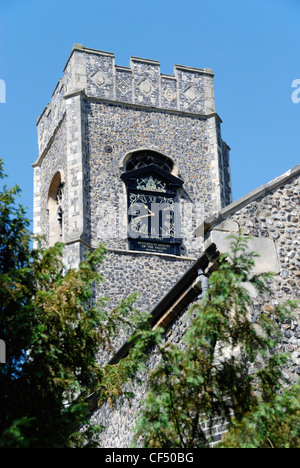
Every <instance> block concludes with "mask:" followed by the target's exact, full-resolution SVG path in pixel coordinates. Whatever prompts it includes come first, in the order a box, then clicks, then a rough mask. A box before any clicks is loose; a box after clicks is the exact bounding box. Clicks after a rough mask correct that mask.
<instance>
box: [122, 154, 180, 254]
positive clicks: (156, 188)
mask: <svg viewBox="0 0 300 468" xmlns="http://www.w3.org/2000/svg"><path fill="white" fill-rule="evenodd" d="M173 168H174V164H173V161H172V160H171V159H170V158H168V157H167V156H164V155H162V154H160V153H157V152H155V151H150V150H143V151H137V152H135V153H132V155H131V156H130V158H129V159H128V160H127V161H126V163H125V172H124V173H123V174H122V175H121V178H122V179H123V180H124V182H125V184H126V188H127V205H128V242H129V248H130V249H131V250H143V251H147V252H156V253H167V254H175V255H179V254H180V245H181V243H182V241H181V236H180V219H179V213H180V210H179V206H178V204H179V201H178V189H179V188H180V187H181V186H182V184H183V180H182V179H180V178H179V177H175V176H174V175H173V174H172V171H173Z"/></svg>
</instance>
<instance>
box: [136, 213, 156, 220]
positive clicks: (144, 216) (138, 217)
mask: <svg viewBox="0 0 300 468" xmlns="http://www.w3.org/2000/svg"><path fill="white" fill-rule="evenodd" d="M149 216H155V213H151V214H147V215H143V216H137V217H136V218H133V220H134V221H135V220H137V219H141V218H148V217H149Z"/></svg>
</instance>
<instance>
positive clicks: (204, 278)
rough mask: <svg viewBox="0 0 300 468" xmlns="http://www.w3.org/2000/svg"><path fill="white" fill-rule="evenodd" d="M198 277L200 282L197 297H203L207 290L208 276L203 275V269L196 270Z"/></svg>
mask: <svg viewBox="0 0 300 468" xmlns="http://www.w3.org/2000/svg"><path fill="white" fill-rule="evenodd" d="M198 279H199V281H200V283H201V290H202V291H201V294H199V296H198V299H203V297H204V296H205V294H206V292H207V291H208V278H207V276H205V274H204V271H203V270H198Z"/></svg>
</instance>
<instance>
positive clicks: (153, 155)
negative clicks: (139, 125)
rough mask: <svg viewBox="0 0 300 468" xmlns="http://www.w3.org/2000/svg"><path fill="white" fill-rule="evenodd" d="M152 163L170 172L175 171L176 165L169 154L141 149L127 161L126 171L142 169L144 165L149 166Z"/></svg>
mask: <svg viewBox="0 0 300 468" xmlns="http://www.w3.org/2000/svg"><path fill="white" fill-rule="evenodd" d="M151 164H154V165H155V166H157V167H159V168H160V169H163V170H164V171H166V172H170V173H171V172H172V171H173V167H174V163H173V161H172V160H171V159H170V158H168V157H167V156H164V155H163V154H160V153H157V152H155V151H151V150H141V151H136V152H135V153H133V154H132V155H131V157H130V158H129V159H128V161H127V162H126V163H125V171H126V172H127V171H133V170H135V169H141V168H142V167H147V166H150V165H151Z"/></svg>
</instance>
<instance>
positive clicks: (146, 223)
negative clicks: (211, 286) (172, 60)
mask: <svg viewBox="0 0 300 468" xmlns="http://www.w3.org/2000/svg"><path fill="white" fill-rule="evenodd" d="M213 76H214V75H213V71H212V70H211V69H207V68H204V69H198V68H191V67H187V66H183V65H175V66H174V73H173V74H172V75H165V74H162V73H161V72H160V64H159V62H157V61H156V60H149V59H142V58H138V57H131V58H130V61H129V67H124V66H118V65H116V64H115V57H114V55H113V54H112V53H109V52H103V51H100V50H94V49H89V48H86V47H83V46H82V45H80V44H74V46H73V49H72V52H71V55H70V57H69V59H68V61H67V63H66V66H65V69H64V74H63V76H62V78H61V80H60V81H59V83H58V84H57V86H56V88H55V90H54V93H53V95H52V99H51V102H50V103H49V104H48V105H47V106H46V108H45V109H44V111H43V113H42V114H41V115H40V116H39V118H38V121H37V130H38V147H39V154H38V158H37V160H36V162H35V163H34V164H33V167H34V232H35V233H36V234H43V235H46V238H47V243H48V244H49V245H53V244H54V243H55V242H57V241H62V242H64V243H65V244H66V254H65V262H66V264H67V266H69V267H76V266H77V265H78V264H79V262H80V261H81V260H82V259H83V258H84V255H85V252H86V251H87V250H88V249H93V248H96V247H98V245H99V244H101V243H104V244H105V246H106V248H107V254H106V258H105V260H104V262H103V264H101V265H100V267H99V268H100V271H101V273H102V274H103V276H104V278H105V281H106V282H105V283H104V284H103V285H101V290H100V289H99V290H97V291H95V294H96V296H97V295H99V296H100V295H109V296H110V298H111V299H112V300H111V307H113V306H115V305H117V304H118V303H119V302H120V300H121V299H123V298H124V297H127V296H128V295H129V294H131V293H132V292H134V291H135V292H139V293H140V296H139V299H138V302H137V304H136V306H137V307H138V308H140V309H141V310H144V311H148V312H149V316H150V318H151V323H152V324H153V326H157V325H160V326H162V327H164V328H165V330H166V335H165V336H166V340H168V341H170V342H176V343H178V342H179V341H180V340H181V338H182V335H183V333H184V332H185V330H186V327H187V326H188V318H187V314H186V310H187V309H188V308H189V306H190V304H191V303H192V302H194V301H195V300H199V297H201V294H202V293H203V290H204V288H205V287H206V286H207V277H209V274H210V272H211V271H212V270H213V269H214V268H217V262H218V258H219V256H220V254H222V253H225V252H227V251H228V249H229V248H230V246H229V244H228V240H227V237H228V235H229V234H236V233H237V232H238V231H239V230H241V233H242V234H243V235H249V236H251V238H252V240H251V243H250V246H249V247H250V249H251V250H255V251H256V252H258V253H259V254H260V257H259V258H258V260H257V263H256V266H255V272H258V273H260V272H266V271H271V272H273V273H274V279H273V281H272V284H271V290H272V293H271V295H270V296H269V297H263V298H262V297H260V296H258V295H257V293H256V292H255V291H252V290H251V287H250V285H249V292H250V294H251V297H252V299H253V307H252V311H251V312H252V316H253V320H255V317H256V315H257V314H260V313H264V312H265V311H269V310H270V308H271V307H273V306H276V305H278V304H280V303H281V302H283V301H285V300H287V299H299V298H300V255H299V242H300V223H299V208H300V184H299V180H300V166H296V167H295V168H293V169H291V170H290V171H288V172H287V173H286V174H283V175H282V176H280V177H278V178H277V179H275V180H273V181H271V182H269V183H268V184H266V185H264V186H262V187H259V188H258V189H257V190H255V191H253V192H251V193H250V194H248V195H245V196H244V197H243V198H241V199H240V200H237V201H235V202H233V203H232V196H231V178H230V164H229V152H230V148H229V147H228V145H227V144H226V143H225V142H224V141H223V139H222V136H221V123H222V122H221V119H220V117H219V116H218V114H217V113H216V110H215V100H214V85H213ZM283 327H284V330H283V331H284V340H283V343H282V346H281V348H282V350H284V351H289V352H290V353H291V359H290V363H289V367H288V369H286V376H287V377H288V378H289V379H290V381H291V382H292V381H294V380H295V379H296V378H297V376H298V375H299V374H300V362H299V344H300V343H299V342H300V326H299V318H298V319H296V320H294V321H292V322H291V323H286V324H284V325H283ZM126 339H127V337H126V336H125V335H122V336H121V335H120V336H119V338H118V342H117V343H115V350H114V353H113V355H112V356H110V357H109V358H110V359H111V362H112V363H113V362H117V361H118V360H119V359H122V356H124V355H125V354H126V352H127V351H128V344H127V341H126ZM154 366H155V360H154V359H152V357H151V356H149V367H150V368H151V367H154ZM145 382H146V376H145ZM144 394H145V385H144V386H143V387H142V388H139V389H136V400H135V401H134V402H133V403H132V405H131V406H128V405H127V404H126V403H125V404H120V406H119V407H117V408H115V409H114V410H112V409H111V408H110V407H109V406H105V405H104V407H102V408H100V409H99V410H95V412H94V414H93V418H94V419H96V420H97V422H100V423H101V424H103V425H104V426H106V430H105V431H104V433H103V440H102V446H104V447H128V446H129V445H130V443H131V438H132V432H131V430H132V428H133V427H134V425H135V412H136V411H137V410H138V409H139V406H140V402H141V399H142V398H143V396H144ZM224 430H225V428H224V427H216V435H217V436H216V440H217V437H221V436H222V433H223V432H224Z"/></svg>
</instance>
